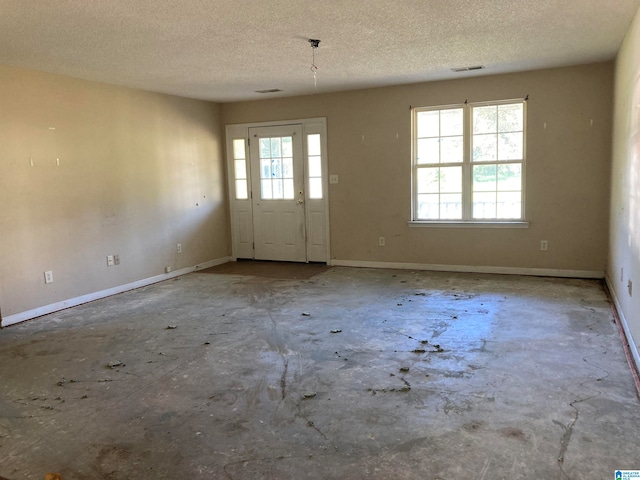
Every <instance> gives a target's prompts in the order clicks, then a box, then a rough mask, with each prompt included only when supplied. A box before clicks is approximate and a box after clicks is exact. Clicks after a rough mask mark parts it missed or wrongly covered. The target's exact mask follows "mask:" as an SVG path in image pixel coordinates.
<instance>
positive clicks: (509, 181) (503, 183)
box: [498, 163, 522, 192]
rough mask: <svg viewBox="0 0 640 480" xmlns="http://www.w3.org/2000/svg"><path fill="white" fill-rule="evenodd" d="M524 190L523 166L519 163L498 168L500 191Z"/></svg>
mask: <svg viewBox="0 0 640 480" xmlns="http://www.w3.org/2000/svg"><path fill="white" fill-rule="evenodd" d="M521 190H522V165H521V164H519V163H516V164H511V165H499V166H498V191H503V192H504V191H512V192H519V191H521Z"/></svg>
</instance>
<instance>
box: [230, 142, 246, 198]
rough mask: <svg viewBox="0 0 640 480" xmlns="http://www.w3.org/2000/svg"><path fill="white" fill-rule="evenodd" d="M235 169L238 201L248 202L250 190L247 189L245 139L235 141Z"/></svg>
mask: <svg viewBox="0 0 640 480" xmlns="http://www.w3.org/2000/svg"><path fill="white" fill-rule="evenodd" d="M233 167H234V168H233V172H234V178H235V187H236V188H235V191H236V199H237V200H246V199H247V198H249V189H248V187H247V154H246V148H245V139H244V138H234V139H233Z"/></svg>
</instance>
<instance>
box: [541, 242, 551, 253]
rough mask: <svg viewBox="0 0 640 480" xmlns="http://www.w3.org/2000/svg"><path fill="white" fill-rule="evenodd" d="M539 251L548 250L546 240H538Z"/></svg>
mask: <svg viewBox="0 0 640 480" xmlns="http://www.w3.org/2000/svg"><path fill="white" fill-rule="evenodd" d="M540 250H542V251H544V252H546V251H547V250H549V242H548V241H547V240H540Z"/></svg>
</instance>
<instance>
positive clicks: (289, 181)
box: [282, 178, 294, 200]
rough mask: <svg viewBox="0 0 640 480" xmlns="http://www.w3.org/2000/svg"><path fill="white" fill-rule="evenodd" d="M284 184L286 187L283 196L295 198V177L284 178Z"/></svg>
mask: <svg viewBox="0 0 640 480" xmlns="http://www.w3.org/2000/svg"><path fill="white" fill-rule="evenodd" d="M282 186H283V188H284V191H283V198H286V199H287V200H293V197H294V192H293V178H285V179H284V180H282Z"/></svg>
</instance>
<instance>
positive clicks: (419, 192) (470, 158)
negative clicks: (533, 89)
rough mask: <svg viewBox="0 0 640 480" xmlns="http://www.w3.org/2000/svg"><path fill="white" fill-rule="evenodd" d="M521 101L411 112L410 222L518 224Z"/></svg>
mask: <svg viewBox="0 0 640 480" xmlns="http://www.w3.org/2000/svg"><path fill="white" fill-rule="evenodd" d="M525 107H526V102H525V101H524V100H510V101H504V102H492V103H474V104H466V103H465V104H463V105H453V106H446V107H435V108H414V109H413V110H412V115H413V178H412V180H413V199H412V202H413V205H412V207H413V208H412V211H413V213H412V220H413V221H414V222H434V223H465V222H469V223H492V222H498V223H509V222H514V223H516V222H523V221H524V166H525V118H526V114H525V112H526V109H525Z"/></svg>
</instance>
